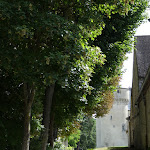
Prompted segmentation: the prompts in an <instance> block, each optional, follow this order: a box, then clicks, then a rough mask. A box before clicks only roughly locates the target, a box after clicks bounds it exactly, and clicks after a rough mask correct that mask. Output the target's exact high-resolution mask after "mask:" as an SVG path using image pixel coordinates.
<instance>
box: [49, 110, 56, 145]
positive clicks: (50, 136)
mask: <svg viewBox="0 0 150 150" xmlns="http://www.w3.org/2000/svg"><path fill="white" fill-rule="evenodd" d="M54 117H55V114H54V113H52V115H51V118H50V126H49V142H50V146H51V148H54Z"/></svg>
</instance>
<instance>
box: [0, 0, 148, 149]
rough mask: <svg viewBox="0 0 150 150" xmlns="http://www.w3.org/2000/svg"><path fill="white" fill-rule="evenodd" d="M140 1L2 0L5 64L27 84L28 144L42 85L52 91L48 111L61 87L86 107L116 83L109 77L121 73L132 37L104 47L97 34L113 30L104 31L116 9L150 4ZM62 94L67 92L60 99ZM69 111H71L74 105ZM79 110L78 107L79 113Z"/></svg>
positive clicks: (1, 63)
mask: <svg viewBox="0 0 150 150" xmlns="http://www.w3.org/2000/svg"><path fill="white" fill-rule="evenodd" d="M141 2H142V3H141ZM140 3H141V4H140ZM135 4H136V5H135ZM135 4H134V3H133V0H128V1H125V2H124V1H116V0H113V1H112V0H106V1H89V0H82V1H80V0H77V1H76V0H74V1H72V2H71V3H70V1H68V0H63V1H59V0H56V1H45V0H44V1H35V0H26V1H22V0H13V1H10V0H7V1H1V3H0V6H1V10H0V31H1V35H0V43H1V47H0V48H1V51H0V68H4V70H6V72H8V74H10V75H13V78H14V79H15V80H17V81H18V83H20V84H21V88H22V92H21V93H22V99H24V104H25V105H24V106H25V107H24V110H25V112H24V127H25V128H24V140H23V142H22V150H28V149H29V142H30V118H31V108H32V104H33V103H34V99H35V96H36V95H38V94H37V93H38V89H40V88H39V86H42V87H43V89H44V90H45V91H47V92H46V93H47V94H46V95H45V97H47V98H45V99H46V100H47V102H48V103H49V104H50V105H49V107H47V109H46V107H44V112H45V113H44V114H49V113H50V112H52V110H51V104H52V102H53V100H56V97H55V95H58V94H55V92H58V91H59V90H60V89H62V91H61V95H63V92H64V91H65V92H64V93H66V94H69V92H74V93H73V96H75V98H73V100H74V101H75V102H76V100H77V102H76V103H75V104H76V108H77V107H78V106H79V110H81V109H82V108H83V107H85V106H83V103H82V102H81V101H85V102H87V101H88V105H90V104H92V105H91V106H94V105H96V104H97V102H98V101H100V99H101V97H102V93H104V92H105V91H107V90H108V89H112V88H113V86H112V87H111V88H110V86H108V85H109V84H108V82H109V81H110V80H111V78H113V77H114V76H115V74H116V72H115V71H114V69H115V70H117V74H119V73H118V72H119V70H120V63H121V61H122V60H123V56H124V54H125V53H126V52H127V51H128V49H126V50H124V51H122V48H125V46H126V45H127V42H126V41H124V40H123V42H122V41H121V42H122V43H123V44H122V45H120V41H119V42H118V41H117V39H116V40H115V42H112V43H113V44H112V43H111V42H110V41H111V40H108V41H109V42H110V43H109V42H108V43H106V45H107V47H104V48H103V47H102V46H101V44H102V42H99V43H101V44H99V43H98V42H97V41H96V39H97V40H98V41H101V36H100V35H101V34H102V35H104V36H105V35H107V34H103V32H102V31H103V30H104V29H105V26H106V24H107V23H108V24H109V20H111V17H112V16H113V14H114V15H115V14H118V15H120V16H121V17H122V18H123V17H124V16H126V15H127V14H128V12H129V11H130V8H132V9H131V14H135V16H136V13H134V12H138V8H141V10H143V9H145V7H143V6H144V5H145V1H138V0H137V1H135ZM137 6H138V7H137ZM140 6H141V7H140ZM136 7H137V9H136ZM137 14H138V15H137V17H135V19H137V20H138V19H139V18H140V15H141V11H140V13H137ZM139 20H140V19H139ZM135 22H136V21H135ZM135 22H132V23H133V24H134V23H135ZM108 26H109V25H108ZM129 26H130V25H129ZM106 28H107V26H106ZM112 29H113V28H112ZM132 29H133V28H132ZM105 31H106V30H105ZM130 31H131V30H130ZM109 37H111V36H109ZM117 37H118V36H117ZM99 38H100V40H99ZM104 39H105V38H104ZM106 39H107V38H106ZM108 39H109V38H108ZM90 40H91V41H93V42H90ZM102 41H103V40H102ZM104 42H105V41H104ZM97 45H98V46H97ZM100 48H101V49H100ZM111 48H112V49H111ZM104 49H105V50H104ZM110 49H111V50H115V51H116V53H115V54H114V55H113V56H117V60H118V61H117V64H115V63H114V62H115V61H114V60H113V61H112V60H111V59H108V58H109V57H108V56H109V54H111V52H110V53H108V54H107V52H108V51H110ZM120 49H121V52H120ZM102 51H103V53H104V54H105V55H106V59H107V62H108V63H105V64H106V65H105V66H106V67H104V68H105V69H106V71H105V69H103V67H102V66H103V64H104V58H105V55H103V54H102ZM105 51H106V52H105ZM119 56H121V57H119ZM110 58H111V57H110ZM114 58H115V57H114ZM109 62H110V64H113V65H110V64H109ZM115 65H116V66H117V67H114V66H115ZM108 73H109V74H108ZM107 74H108V75H107ZM91 80H92V81H91ZM99 81H100V82H99ZM98 82H99V84H98ZM39 84H40V85H39ZM56 86H59V90H56V91H55V88H56ZM54 87H55V88H54ZM44 90H43V91H44ZM99 91H100V92H99ZM43 95H44V93H43V94H42V96H43ZM69 95H70V94H69ZM64 97H65V96H64ZM60 99H61V96H60V97H59V101H60ZM68 100H71V98H68ZM68 100H67V102H68ZM45 104H46V103H45ZM65 104H66V103H65ZM45 106H46V105H45ZM47 106H48V105H47ZM68 106H69V105H64V106H63V108H65V109H64V110H68V108H67V107H68ZM70 106H71V104H70ZM68 112H69V113H70V112H71V111H70V108H69V111H68ZM79 112H80V111H75V113H74V114H76V113H79ZM70 114H71V113H70ZM45 116H47V115H44V118H43V122H44V126H45V130H44V131H43V132H42V134H41V135H45V136H42V137H43V138H42V141H43V142H42V143H43V146H42V147H43V149H46V144H47V139H48V138H47V137H48V132H47V131H48V128H49V121H50V120H52V119H51V118H50V116H47V117H45ZM52 116H53V115H52Z"/></svg>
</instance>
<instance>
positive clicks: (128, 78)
mask: <svg viewBox="0 0 150 150" xmlns="http://www.w3.org/2000/svg"><path fill="white" fill-rule="evenodd" d="M146 13H147V14H148V16H149V18H150V9H147V11H146ZM142 35H150V22H149V21H148V20H145V21H144V23H142V24H141V25H140V26H139V27H138V29H137V30H136V34H135V36H142ZM127 57H128V59H127V60H126V61H124V64H123V69H122V71H125V73H124V74H123V76H122V79H121V81H120V86H121V87H122V88H129V87H132V69H133V53H130V54H127Z"/></svg>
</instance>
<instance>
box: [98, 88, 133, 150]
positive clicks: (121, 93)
mask: <svg viewBox="0 0 150 150" xmlns="http://www.w3.org/2000/svg"><path fill="white" fill-rule="evenodd" d="M114 98H115V99H114V104H113V107H112V109H111V110H110V112H109V114H107V115H105V116H104V117H102V118H97V119H96V145H97V148H99V147H111V146H128V135H127V132H128V122H127V120H126V118H127V117H128V104H129V100H130V89H129V88H120V89H118V90H117V91H116V92H115V93H114Z"/></svg>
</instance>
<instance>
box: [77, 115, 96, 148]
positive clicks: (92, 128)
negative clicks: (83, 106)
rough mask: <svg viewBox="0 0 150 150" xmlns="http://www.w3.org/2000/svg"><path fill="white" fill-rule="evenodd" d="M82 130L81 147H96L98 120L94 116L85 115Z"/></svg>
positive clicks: (79, 144)
mask: <svg viewBox="0 0 150 150" xmlns="http://www.w3.org/2000/svg"><path fill="white" fill-rule="evenodd" d="M80 130H81V136H80V142H79V143H78V146H79V148H81V149H83V150H87V149H94V148H95V147H96V120H95V119H94V118H92V117H87V116H85V117H84V119H83V122H82V123H81V128H80Z"/></svg>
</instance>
